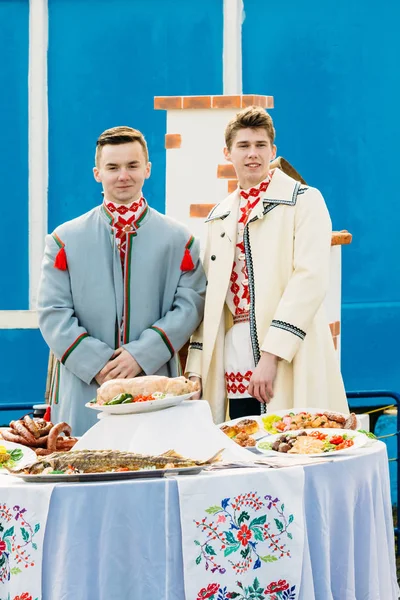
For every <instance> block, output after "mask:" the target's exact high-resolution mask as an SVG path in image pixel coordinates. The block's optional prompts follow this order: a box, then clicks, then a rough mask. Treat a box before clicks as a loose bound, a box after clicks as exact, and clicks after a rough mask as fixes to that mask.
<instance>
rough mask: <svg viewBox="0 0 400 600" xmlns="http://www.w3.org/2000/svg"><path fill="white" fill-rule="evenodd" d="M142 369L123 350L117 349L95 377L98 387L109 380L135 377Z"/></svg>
mask: <svg viewBox="0 0 400 600" xmlns="http://www.w3.org/2000/svg"><path fill="white" fill-rule="evenodd" d="M141 370H142V368H141V366H140V365H139V364H138V363H137V362H136V360H135V359H134V358H133V356H132V355H131V354H129V352H128V351H127V350H125V348H117V349H116V351H115V352H114V354H113V355H112V357H111V359H110V360H109V361H108V363H107V364H106V366H105V367H103V368H102V370H101V371H100V372H99V373H98V374H97V375H96V377H95V379H96V381H97V383H98V384H99V385H101V384H102V383H104V382H105V381H109V380H110V379H127V378H128V377H136V375H139V373H140V372H141Z"/></svg>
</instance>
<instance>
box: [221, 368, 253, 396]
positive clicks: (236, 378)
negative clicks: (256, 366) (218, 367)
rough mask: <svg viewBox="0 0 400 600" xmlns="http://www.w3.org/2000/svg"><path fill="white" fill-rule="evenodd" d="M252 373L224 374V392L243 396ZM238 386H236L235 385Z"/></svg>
mask: <svg viewBox="0 0 400 600" xmlns="http://www.w3.org/2000/svg"><path fill="white" fill-rule="evenodd" d="M252 375H253V373H252V371H246V373H245V374H244V375H243V374H242V373H225V381H226V391H227V393H228V394H237V393H238V392H239V394H244V393H245V392H246V391H247V389H248V387H249V383H250V379H251V376H252ZM237 384H238V385H237Z"/></svg>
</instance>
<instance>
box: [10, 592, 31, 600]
mask: <svg viewBox="0 0 400 600" xmlns="http://www.w3.org/2000/svg"><path fill="white" fill-rule="evenodd" d="M13 600H32V596H31V595H30V594H28V592H24V593H23V594H21V595H20V596H15V598H14V599H13Z"/></svg>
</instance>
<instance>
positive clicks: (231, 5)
mask: <svg viewBox="0 0 400 600" xmlns="http://www.w3.org/2000/svg"><path fill="white" fill-rule="evenodd" d="M243 18H244V9H243V0H224V34H223V55H222V64H223V90H224V95H227V96H231V95H238V94H241V93H242V23H243Z"/></svg>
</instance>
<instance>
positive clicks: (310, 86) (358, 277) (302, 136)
mask: <svg viewBox="0 0 400 600" xmlns="http://www.w3.org/2000/svg"><path fill="white" fill-rule="evenodd" d="M244 5H245V12H246V18H245V21H244V24H243V72H244V75H243V84H244V91H245V92H246V93H263V94H271V95H273V96H275V106H276V108H275V109H274V110H273V111H272V114H273V117H274V120H275V124H276V128H277V132H278V136H277V145H278V152H279V153H280V154H281V155H282V156H284V157H285V158H287V159H288V160H289V161H290V162H291V163H292V164H293V165H294V166H295V167H296V169H297V170H298V171H300V173H302V174H303V176H304V178H305V179H306V181H307V182H308V183H309V184H310V185H314V186H316V187H319V188H320V189H321V191H322V192H323V194H324V196H325V198H326V200H327V203H328V206H329V209H330V212H331V215H332V220H333V225H334V228H336V229H348V230H349V231H351V232H352V233H353V236H354V241H353V243H352V245H351V246H348V247H344V248H343V313H342V334H343V335H342V369H343V375H344V379H345V384H346V388H347V389H349V390H357V389H377V388H384V389H385V388H388V389H395V390H399V389H400V369H399V367H398V360H399V359H398V352H397V340H398V339H399V337H400V269H399V266H398V261H399V256H400V241H399V237H398V231H399V226H400V210H399V199H398V196H399V194H398V148H397V140H398V139H399V138H400V120H399V118H398V113H399V109H398V92H399V88H400V85H399V78H398V56H399V54H400V38H399V35H398V22H399V18H400V3H398V2H393V1H392V0H383V1H382V2H381V3H380V4H379V6H378V5H377V4H376V2H373V0H364V1H363V2H347V0H325V1H324V2H320V1H319V0H307V2H298V0H288V1H287V2H285V3H281V4H279V3H278V4H274V5H273V7H271V5H270V4H269V3H267V2H261V1H260V0H244ZM261 24H262V25H261ZM261 40H262V44H260V42H261Z"/></svg>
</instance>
